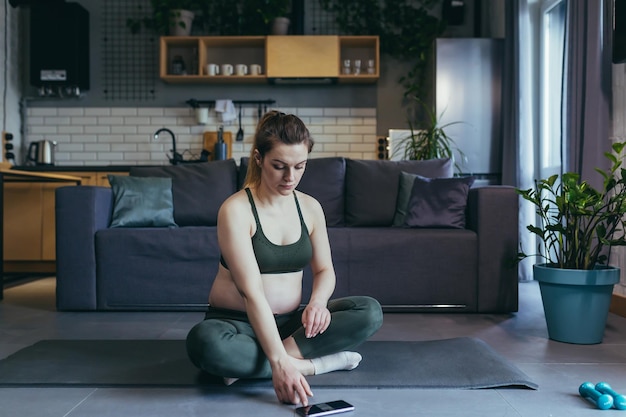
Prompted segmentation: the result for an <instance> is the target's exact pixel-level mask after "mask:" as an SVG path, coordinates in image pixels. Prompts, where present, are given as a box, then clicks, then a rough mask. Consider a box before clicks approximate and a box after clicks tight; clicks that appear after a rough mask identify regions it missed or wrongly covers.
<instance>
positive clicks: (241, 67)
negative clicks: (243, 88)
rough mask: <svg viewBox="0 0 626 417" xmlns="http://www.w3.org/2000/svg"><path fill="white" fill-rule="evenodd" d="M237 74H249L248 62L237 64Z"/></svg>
mask: <svg viewBox="0 0 626 417" xmlns="http://www.w3.org/2000/svg"><path fill="white" fill-rule="evenodd" d="M235 74H237V75H239V76H242V75H248V66H247V65H246V64H237V65H236V66H235Z"/></svg>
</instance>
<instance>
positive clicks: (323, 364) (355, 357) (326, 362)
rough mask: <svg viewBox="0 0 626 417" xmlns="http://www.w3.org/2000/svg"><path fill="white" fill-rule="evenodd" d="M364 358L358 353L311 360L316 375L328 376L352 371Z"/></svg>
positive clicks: (343, 353)
mask: <svg viewBox="0 0 626 417" xmlns="http://www.w3.org/2000/svg"><path fill="white" fill-rule="evenodd" d="M361 359H363V357H362V356H361V355H360V354H359V353H357V352H350V351H346V352H338V353H333V354H332V355H327V356H322V357H321V358H314V359H311V362H312V363H313V368H315V375H319V374H326V373H328V372H333V371H350V370H352V369H354V368H356V367H357V366H359V362H361Z"/></svg>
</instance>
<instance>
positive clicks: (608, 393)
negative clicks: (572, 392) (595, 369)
mask: <svg viewBox="0 0 626 417" xmlns="http://www.w3.org/2000/svg"><path fill="white" fill-rule="evenodd" d="M578 392H579V393H580V395H581V396H582V397H583V398H586V399H587V400H589V401H590V402H592V403H593V404H594V405H595V406H596V407H598V408H599V409H600V410H608V409H609V408H611V407H614V408H616V409H618V410H626V397H624V396H623V395H620V394H618V393H616V392H615V391H613V389H612V388H611V386H610V385H609V384H607V383H606V382H598V383H597V384H596V385H593V384H592V383H591V382H583V383H582V384H581V386H580V387H579V388H578Z"/></svg>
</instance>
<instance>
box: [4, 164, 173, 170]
mask: <svg viewBox="0 0 626 417" xmlns="http://www.w3.org/2000/svg"><path fill="white" fill-rule="evenodd" d="M138 166H141V167H155V166H163V165H87V166H74V165H19V166H13V167H11V169H16V170H20V171H29V172H128V171H130V169H131V168H132V167H138Z"/></svg>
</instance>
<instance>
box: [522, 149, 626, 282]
mask: <svg viewBox="0 0 626 417" xmlns="http://www.w3.org/2000/svg"><path fill="white" fill-rule="evenodd" d="M625 145H626V143H622V142H620V143H614V144H613V145H612V150H613V152H606V153H605V154H604V155H605V156H606V157H607V158H608V159H609V161H610V162H611V164H612V165H611V167H610V168H608V169H607V170H602V169H600V168H596V172H598V173H600V174H601V175H602V177H603V186H602V189H595V188H593V187H592V186H590V185H589V184H588V183H587V182H586V181H581V180H580V175H579V174H577V173H572V172H568V173H564V174H562V175H561V176H560V178H559V176H558V175H553V176H551V177H549V178H548V179H542V180H536V181H535V186H534V187H533V188H530V189H528V190H520V189H517V193H518V194H519V195H521V196H522V197H523V198H524V199H525V200H527V201H530V202H531V203H532V204H533V205H534V207H535V211H536V213H537V215H538V216H539V219H540V225H539V226H535V225H529V226H527V229H528V230H529V231H530V232H531V233H532V234H534V235H536V236H537V237H538V238H539V245H538V247H537V252H536V253H534V254H527V253H525V252H523V251H520V253H519V254H518V260H519V261H521V260H522V259H524V258H527V257H530V256H533V257H539V258H541V259H543V260H545V262H546V263H547V264H548V265H550V266H553V267H556V268H562V269H587V270H589V269H593V268H594V267H596V266H597V265H604V264H606V263H607V262H608V256H607V254H606V252H607V251H608V249H610V247H611V246H624V245H626V220H625V219H624V215H626V170H625V169H624V168H622V161H621V159H620V158H619V155H620V154H621V152H622V150H623V148H624V146H625Z"/></svg>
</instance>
